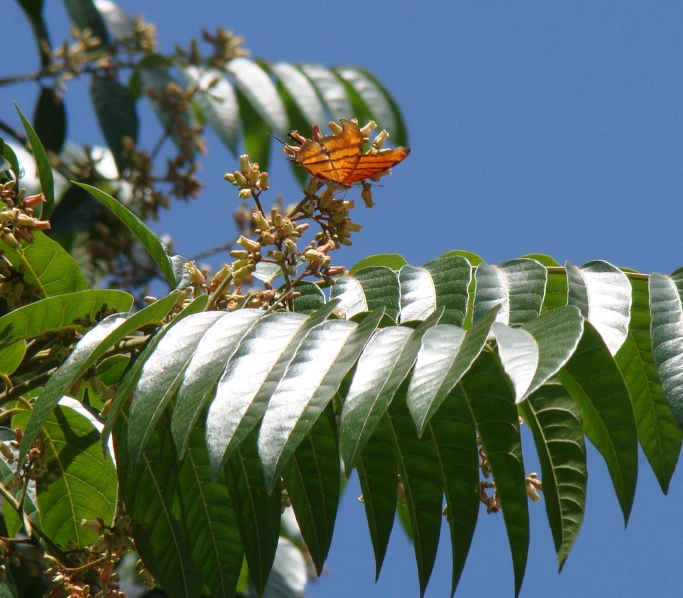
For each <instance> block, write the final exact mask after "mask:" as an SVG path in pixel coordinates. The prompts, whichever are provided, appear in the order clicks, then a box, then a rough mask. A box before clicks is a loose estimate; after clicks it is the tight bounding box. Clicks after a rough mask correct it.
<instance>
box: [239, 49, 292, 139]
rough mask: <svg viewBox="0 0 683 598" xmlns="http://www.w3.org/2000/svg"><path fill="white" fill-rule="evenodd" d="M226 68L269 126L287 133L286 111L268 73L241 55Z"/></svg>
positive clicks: (279, 131)
mask: <svg viewBox="0 0 683 598" xmlns="http://www.w3.org/2000/svg"><path fill="white" fill-rule="evenodd" d="M226 69H227V71H228V72H229V73H230V74H231V75H232V76H233V77H234V78H235V84H236V85H237V88H238V89H239V90H240V91H241V92H242V93H243V94H244V97H245V98H246V100H247V101H248V102H249V104H250V105H251V106H252V107H253V109H254V110H255V111H256V112H257V113H258V114H259V115H260V116H261V118H262V119H263V120H264V121H265V122H266V123H268V125H269V127H270V128H271V129H273V130H274V131H277V132H278V133H281V134H283V135H284V134H285V133H287V128H288V126H289V122H288V120H287V112H286V111H285V107H284V105H283V104H282V100H281V99H280V96H279V95H278V93H277V89H276V88H275V84H274V83H273V82H272V80H271V78H270V77H269V76H268V73H266V72H265V71H264V70H263V69H262V68H261V67H260V66H259V65H258V64H256V63H255V62H254V61H252V60H250V59H249V58H244V57H241V56H240V57H238V58H233V59H232V60H231V61H230V62H228V64H227V65H226Z"/></svg>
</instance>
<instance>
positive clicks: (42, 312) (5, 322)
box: [0, 290, 133, 347]
mask: <svg viewBox="0 0 683 598" xmlns="http://www.w3.org/2000/svg"><path fill="white" fill-rule="evenodd" d="M132 304H133V297H131V296H130V295H129V294H128V293H124V292H123V291H114V290H102V291H80V292H78V293H66V294H64V295H57V296H55V297H48V298H47V299H42V300H41V301H36V302H35V303H31V304H29V305H25V306H23V307H20V308H18V309H15V310H14V311H13V312H11V313H9V314H7V315H5V316H2V317H1V318H0V347H2V346H4V345H5V344H7V343H11V342H15V341H18V340H21V339H27V338H32V337H36V336H39V335H41V334H45V333H47V332H59V331H61V330H77V331H79V332H83V330H84V328H83V325H82V324H76V323H74V320H78V319H87V318H88V317H90V319H91V320H92V321H95V320H96V315H97V314H98V313H99V312H101V311H102V310H103V309H110V310H116V311H128V310H129V309H130V306H131V305H132Z"/></svg>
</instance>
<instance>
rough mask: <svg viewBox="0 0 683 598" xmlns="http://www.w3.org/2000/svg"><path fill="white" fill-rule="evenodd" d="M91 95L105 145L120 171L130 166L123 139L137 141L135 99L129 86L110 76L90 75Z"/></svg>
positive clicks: (137, 125) (120, 172) (135, 142)
mask: <svg viewBox="0 0 683 598" xmlns="http://www.w3.org/2000/svg"><path fill="white" fill-rule="evenodd" d="M90 98H91V99H92V103H93V106H94V107H95V114H96V115H97V122H99V123H100V129H102V134H103V135H104V138H105V140H106V141H107V145H108V146H109V149H110V150H111V153H112V154H113V155H114V161H115V162H116V168H117V169H118V171H119V174H123V173H124V171H125V170H126V169H127V168H128V166H129V165H130V160H129V158H127V157H126V156H125V145H124V140H125V138H127V137H128V138H130V139H131V140H132V141H133V143H134V144H137V140H138V128H139V123H138V115H137V112H136V110H135V99H134V98H133V96H132V95H131V93H130V91H129V89H128V87H127V86H126V85H123V84H122V83H120V82H119V81H117V80H116V79H112V78H111V77H109V76H103V75H97V74H95V75H93V76H92V78H91V80H90Z"/></svg>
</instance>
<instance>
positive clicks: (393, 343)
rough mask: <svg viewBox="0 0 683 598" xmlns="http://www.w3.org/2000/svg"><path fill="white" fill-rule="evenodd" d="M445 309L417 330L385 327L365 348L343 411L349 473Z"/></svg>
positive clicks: (344, 449) (344, 454) (343, 441)
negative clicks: (425, 336)
mask: <svg viewBox="0 0 683 598" xmlns="http://www.w3.org/2000/svg"><path fill="white" fill-rule="evenodd" d="M442 313H443V310H439V312H438V313H436V314H433V315H432V316H430V317H429V318H428V319H427V320H425V322H424V323H423V324H422V325H421V326H419V327H418V328H417V329H416V330H411V329H410V328H406V327H401V326H388V327H386V328H383V329H381V330H379V331H377V332H376V333H375V334H374V335H373V337H372V338H371V339H370V341H369V342H368V344H367V345H366V347H365V349H364V350H363V353H362V354H361V356H360V359H359V360H358V363H357V364H356V370H355V372H354V375H353V380H352V382H351V386H350V387H349V390H348V392H347V394H346V399H345V400H344V406H343V409H342V412H341V432H340V436H341V441H340V444H341V454H342V458H343V459H344V464H345V467H346V472H347V475H350V473H351V470H352V468H353V467H354V466H355V464H356V461H357V459H358V457H359V456H360V455H361V454H362V451H363V449H364V446H365V444H366V442H368V441H369V439H370V438H371V437H372V435H373V433H374V430H375V427H376V426H377V425H378V424H379V422H380V421H382V418H383V416H384V413H385V412H386V410H387V408H388V407H389V403H390V402H391V400H392V398H393V396H394V394H395V393H396V390H397V389H398V387H399V386H400V384H401V383H402V382H403V380H405V378H406V376H407V375H408V373H409V372H410V369H411V368H412V367H413V364H414V363H415V359H416V357H417V354H418V351H419V349H420V345H421V343H422V338H423V336H424V334H425V332H427V330H429V329H430V328H431V327H432V326H434V325H435V324H437V323H438V322H439V317H440V316H441V314H442Z"/></svg>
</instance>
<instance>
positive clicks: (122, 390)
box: [102, 295, 209, 450]
mask: <svg viewBox="0 0 683 598" xmlns="http://www.w3.org/2000/svg"><path fill="white" fill-rule="evenodd" d="M208 300H209V296H208V295H200V296H199V297H197V299H195V300H194V301H193V302H192V303H190V305H188V306H187V307H185V308H184V309H183V311H181V312H180V313H179V314H178V315H177V316H176V317H175V319H174V320H173V322H171V324H168V325H166V326H164V327H163V328H161V330H158V331H157V332H156V333H155V334H154V335H153V336H152V338H150V340H149V341H148V342H147V344H146V345H145V347H144V348H143V349H142V351H140V353H138V354H137V355H136V356H135V359H134V360H133V361H132V362H131V364H130V367H129V368H128V370H126V373H125V374H124V376H123V378H122V379H121V383H120V384H119V388H118V391H117V392H116V396H115V397H114V400H113V401H112V404H111V409H110V410H109V416H108V417H107V423H106V424H105V426H104V429H103V430H102V446H103V447H105V446H106V444H107V440H108V439H109V434H110V433H111V431H112V429H113V427H114V424H115V423H116V420H117V419H118V417H119V414H120V413H121V411H122V409H123V407H124V406H125V404H126V402H127V401H128V399H129V398H130V396H131V394H132V393H133V390H134V389H135V386H136V384H137V382H138V380H139V379H140V375H141V373H142V368H143V367H144V365H145V363H147V359H149V356H150V355H151V354H152V353H153V352H154V350H155V349H156V347H157V345H158V344H159V343H160V342H161V340H162V339H163V338H164V336H165V335H166V334H167V333H168V331H169V330H171V329H172V327H173V325H175V324H179V323H180V322H182V321H183V320H184V319H185V318H187V317H189V316H191V315H193V314H196V313H199V312H201V311H203V310H204V308H205V307H206V304H207V303H208ZM126 450H127V449H126Z"/></svg>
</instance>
